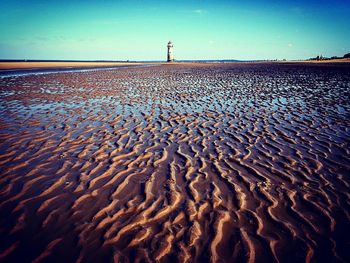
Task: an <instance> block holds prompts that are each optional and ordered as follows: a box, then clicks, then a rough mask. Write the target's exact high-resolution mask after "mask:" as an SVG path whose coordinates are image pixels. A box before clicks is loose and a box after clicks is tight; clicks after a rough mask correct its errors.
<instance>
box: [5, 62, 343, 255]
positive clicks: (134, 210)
mask: <svg viewBox="0 0 350 263" xmlns="http://www.w3.org/2000/svg"><path fill="white" fill-rule="evenodd" d="M0 112H1V114H0V214H1V217H0V261H1V262H111V261H112V262H113V261H114V262H129V261H130V262H338V261H339V262H342V261H343V262H349V261H350V258H349V253H348V249H349V246H348V245H349V237H348V233H347V231H348V229H350V209H349V205H350V198H349V183H350V179H349V176H350V66H349V65H327V64H323V65H313V64H309V65H305V64H276V63H275V64H271V63H270V64H264V63H257V64H253V63H250V64H241V63H233V64H229V63H227V64H220V63H218V64H199V63H197V64H196V63H194V64H186V63H184V64H169V65H160V66H154V67H148V68H147V67H145V68H128V69H123V68H120V69H110V70H99V71H93V72H66V73H60V74H56V73H53V74H45V75H28V76H17V77H16V76H12V77H3V78H0Z"/></svg>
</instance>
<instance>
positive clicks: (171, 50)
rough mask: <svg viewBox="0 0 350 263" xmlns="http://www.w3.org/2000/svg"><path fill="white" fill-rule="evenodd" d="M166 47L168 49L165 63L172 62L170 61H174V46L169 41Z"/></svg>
mask: <svg viewBox="0 0 350 263" xmlns="http://www.w3.org/2000/svg"><path fill="white" fill-rule="evenodd" d="M167 47H168V58H167V61H168V62H172V61H174V45H173V43H172V42H171V41H169V42H168V45H167Z"/></svg>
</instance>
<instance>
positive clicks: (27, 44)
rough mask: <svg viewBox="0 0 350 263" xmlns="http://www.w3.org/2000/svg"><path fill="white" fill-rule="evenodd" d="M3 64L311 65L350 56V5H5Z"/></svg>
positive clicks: (221, 1)
mask: <svg viewBox="0 0 350 263" xmlns="http://www.w3.org/2000/svg"><path fill="white" fill-rule="evenodd" d="M0 8H1V9H2V10H1V12H0V59H62V60H65V59H66V60H67V59H69V60H138V61H144V60H165V59H166V52H167V50H166V45H167V42H168V41H169V40H172V42H173V43H174V55H175V59H176V60H187V59H188V60H190V59H195V60H197V59H238V60H255V59H305V58H310V57H315V56H317V55H323V56H328V57H330V56H343V55H344V54H345V53H349V52H350V26H349V25H350V16H349V14H350V1H349V0H346V1H345V0H328V1H326V0H318V1H316V0H309V1H301V0H284V1H283V0H280V1H277V0H268V1H261V0H260V1H258V0H255V1H249V0H247V1H244V0H239V1H235V0H231V1H229V0H215V1H214V0H212V1H209V0H185V1H170V0H169V1H164V0H163V1H156V0H153V1H147V0H119V1H118V0H114V1H110V0H109V1H108V0H98V1H97V0H96V1H89V0H85V1H81V0H75V1H72V0H68V1H67V0H60V1H47V0H46V1H31V0H25V1H18V0H11V1H8V0H6V1H5V0H0Z"/></svg>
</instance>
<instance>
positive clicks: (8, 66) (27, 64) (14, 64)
mask: <svg viewBox="0 0 350 263" xmlns="http://www.w3.org/2000/svg"><path fill="white" fill-rule="evenodd" d="M185 63H303V64H304V63H307V64H309V63H310V64H318V63H321V64H325V63H350V59H349V58H345V59H344V58H343V59H329V60H277V61H276V60H256V61H253V60H252V61H237V60H202V61H201V60H193V61H192V60H183V61H181V60H180V61H175V62H171V63H167V62H161V61H150V62H147V61H143V62H136V61H132V62H111V61H109V62H108V61H73V60H67V61H62V60H60V61H58V60H43V61H39V60H31V61H24V60H22V61H21V60H0V71H6V70H30V69H70V68H72V69H76V68H82V69H84V68H100V67H123V66H136V65H145V64H159V65H161V64H185Z"/></svg>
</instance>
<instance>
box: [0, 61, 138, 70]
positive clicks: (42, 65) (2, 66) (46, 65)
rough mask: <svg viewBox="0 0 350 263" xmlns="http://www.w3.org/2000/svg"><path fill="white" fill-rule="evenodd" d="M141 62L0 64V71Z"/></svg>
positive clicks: (107, 65) (114, 65) (128, 64)
mask: <svg viewBox="0 0 350 263" xmlns="http://www.w3.org/2000/svg"><path fill="white" fill-rule="evenodd" d="M142 64H144V63H140V62H82V61H81V62H68V61H56V62H32V61H28V62H0V70H10V69H35V68H86V67H89V68H91V67H118V66H130V65H142Z"/></svg>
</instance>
